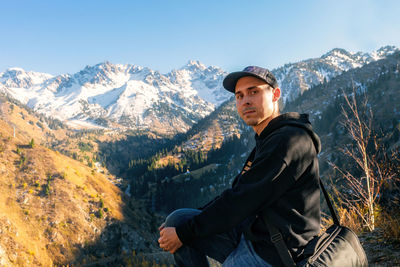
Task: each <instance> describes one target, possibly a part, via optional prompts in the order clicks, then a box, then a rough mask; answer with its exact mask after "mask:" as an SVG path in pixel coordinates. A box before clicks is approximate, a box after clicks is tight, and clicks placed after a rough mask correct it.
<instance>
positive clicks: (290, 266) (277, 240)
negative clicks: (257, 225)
mask: <svg viewBox="0 0 400 267" xmlns="http://www.w3.org/2000/svg"><path fill="white" fill-rule="evenodd" d="M319 185H320V187H321V189H322V192H323V194H324V197H325V200H326V203H327V204H328V207H329V211H330V213H331V216H332V219H333V222H334V223H335V224H336V225H338V226H340V222H339V219H338V216H337V214H336V212H335V209H334V208H333V205H332V202H331V200H330V198H329V195H328V192H327V191H326V189H325V187H324V185H323V183H322V180H321V178H319ZM262 218H263V221H264V223H265V225H266V226H267V229H268V232H269V234H270V236H271V242H272V243H273V244H274V246H275V248H276V250H277V251H278V254H279V256H280V258H281V260H282V261H283V263H284V264H285V266H286V267H294V266H296V264H295V263H294V261H293V258H292V255H291V254H290V252H289V249H288V247H287V245H286V244H285V241H284V240H283V237H282V234H281V233H280V231H279V229H278V228H276V227H275V226H274V225H272V224H271V223H269V222H268V220H267V219H266V218H265V216H262Z"/></svg>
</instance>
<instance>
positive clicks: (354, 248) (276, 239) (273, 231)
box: [264, 179, 368, 267]
mask: <svg viewBox="0 0 400 267" xmlns="http://www.w3.org/2000/svg"><path fill="white" fill-rule="evenodd" d="M319 184H320V187H321V189H322V192H323V194H324V197H325V200H326V203H327V204H328V207H329V211H330V213H331V216H332V218H333V222H334V224H333V225H331V226H330V227H329V228H328V229H327V230H326V231H325V232H324V233H323V234H321V235H320V236H316V237H314V238H313V239H312V240H311V241H310V242H308V244H307V245H306V247H305V249H304V253H303V255H304V259H303V260H301V261H300V262H297V263H295V262H294V261H293V258H292V255H291V254H290V252H289V250H288V248H287V246H286V244H285V242H284V240H283V238H282V234H281V233H280V232H279V230H278V229H277V228H276V227H275V226H274V225H272V224H270V223H268V221H267V220H265V217H264V222H265V224H266V226H267V229H268V231H269V233H270V236H271V241H272V243H273V244H274V246H275V248H276V249H277V251H278V253H279V256H280V257H281V259H282V261H283V263H284V264H285V266H286V267H294V266H297V267H314V266H315V267H324V266H329V267H346V266H357V267H358V266H359V267H367V266H368V260H367V256H366V255H365V251H364V249H363V247H362V246H361V243H360V240H359V239H358V237H357V235H356V234H355V233H354V232H353V231H352V230H351V229H349V228H347V227H345V226H342V225H340V222H339V219H338V217H337V215H336V213H335V210H334V209H333V206H332V203H331V201H330V199H329V195H328V193H327V192H326V190H325V187H324V185H323V184H322V181H321V179H319Z"/></svg>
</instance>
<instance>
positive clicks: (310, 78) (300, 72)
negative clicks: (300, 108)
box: [272, 46, 398, 102]
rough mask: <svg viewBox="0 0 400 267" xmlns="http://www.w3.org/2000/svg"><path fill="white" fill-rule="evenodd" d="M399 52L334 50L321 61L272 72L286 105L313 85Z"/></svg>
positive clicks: (385, 49)
mask: <svg viewBox="0 0 400 267" xmlns="http://www.w3.org/2000/svg"><path fill="white" fill-rule="evenodd" d="M395 51H398V48H396V47H394V46H385V47H382V48H380V49H378V50H377V51H373V52H371V53H363V52H357V53H354V52H348V51H346V50H345V49H341V48H335V49H332V50H331V51H329V52H328V53H326V54H324V55H322V56H321V57H320V58H312V59H307V60H303V61H300V62H297V63H293V64H286V65H284V66H283V67H280V68H277V69H274V70H272V72H273V73H274V75H275V76H276V78H277V80H278V83H279V85H280V86H281V88H282V96H283V101H284V102H287V101H292V100H294V99H296V98H297V97H298V96H299V95H301V94H302V93H303V92H304V91H306V90H308V89H309V88H311V87H312V86H314V85H317V84H319V83H323V82H325V81H329V80H330V79H331V78H333V77H335V76H337V75H339V74H341V73H342V72H343V71H348V70H350V69H353V68H358V67H362V66H364V65H365V64H368V63H371V62H373V61H376V60H380V59H383V58H385V57H386V56H388V55H390V54H393V53H394V52H395Z"/></svg>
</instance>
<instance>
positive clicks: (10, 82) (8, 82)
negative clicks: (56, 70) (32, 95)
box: [0, 68, 53, 88]
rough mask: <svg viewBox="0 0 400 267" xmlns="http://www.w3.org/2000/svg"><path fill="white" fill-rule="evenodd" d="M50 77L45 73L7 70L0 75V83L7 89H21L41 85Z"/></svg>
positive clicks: (18, 69)
mask: <svg viewBox="0 0 400 267" xmlns="http://www.w3.org/2000/svg"><path fill="white" fill-rule="evenodd" d="M52 77H53V76H52V75H50V74H47V73H41V72H34V71H25V70H24V69H21V68H9V69H7V70H6V71H5V72H3V73H0V82H1V83H2V84H3V85H5V86H7V87H12V88H21V87H29V86H33V85H37V84H41V83H43V82H44V81H46V80H48V79H50V78H52Z"/></svg>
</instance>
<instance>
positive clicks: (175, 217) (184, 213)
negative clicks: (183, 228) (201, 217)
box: [164, 209, 201, 227]
mask: <svg viewBox="0 0 400 267" xmlns="http://www.w3.org/2000/svg"><path fill="white" fill-rule="evenodd" d="M199 213H201V210H197V209H178V210H175V211H173V212H172V213H170V214H169V215H168V216H167V218H165V222H164V223H165V227H176V226H178V225H181V224H182V223H184V222H186V221H187V220H189V219H191V218H192V217H193V216H195V215H197V214H199Z"/></svg>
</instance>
